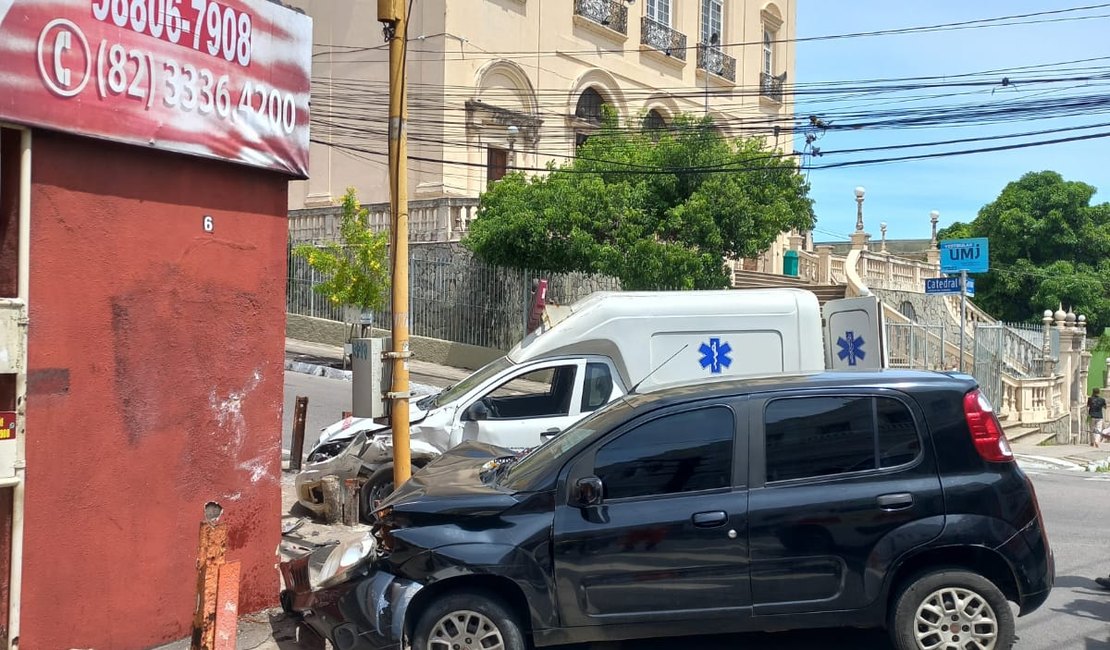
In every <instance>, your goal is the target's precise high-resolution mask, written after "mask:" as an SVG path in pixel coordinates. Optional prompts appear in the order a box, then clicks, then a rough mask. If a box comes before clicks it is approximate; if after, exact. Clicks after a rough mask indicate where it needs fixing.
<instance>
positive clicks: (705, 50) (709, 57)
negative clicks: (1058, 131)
mask: <svg viewBox="0 0 1110 650" xmlns="http://www.w3.org/2000/svg"><path fill="white" fill-rule="evenodd" d="M698 69H699V70H705V71H706V72H708V73H709V74H713V75H716V76H718V77H720V78H722V79H727V80H729V81H731V82H733V83H736V59H734V58H732V57H731V56H729V55H727V54H725V53H724V52H722V51H721V48H720V47H719V46H716V45H706V44H705V43H698Z"/></svg>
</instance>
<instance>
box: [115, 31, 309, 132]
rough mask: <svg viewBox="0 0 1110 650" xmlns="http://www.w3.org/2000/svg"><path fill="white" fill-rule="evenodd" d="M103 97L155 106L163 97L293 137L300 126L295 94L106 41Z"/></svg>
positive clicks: (185, 108)
mask: <svg viewBox="0 0 1110 650" xmlns="http://www.w3.org/2000/svg"><path fill="white" fill-rule="evenodd" d="M96 80H97V89H98V90H99V94H100V97H101V98H102V99H106V98H108V97H110V96H120V95H122V96H124V97H127V98H130V99H134V100H137V101H141V102H145V103H146V106H147V108H148V109H149V108H150V107H151V105H152V104H153V103H154V102H155V101H156V99H157V97H158V96H159V95H160V96H161V101H162V103H163V104H165V105H166V106H168V107H170V108H176V109H178V110H181V111H184V112H187V113H188V112H194V111H196V112H198V113H200V114H201V115H216V116H218V117H219V118H220V119H225V120H231V122H232V123H233V124H237V123H238V122H239V121H240V120H247V121H249V122H251V123H253V124H255V125H256V126H263V127H266V128H269V129H270V130H271V131H273V132H274V133H284V134H286V135H290V134H292V133H293V130H294V129H295V127H296V125H297V104H296V101H295V99H294V97H293V94H292V93H288V92H282V91H279V90H278V89H276V88H266V87H265V86H263V85H262V84H255V83H253V82H251V81H247V82H245V83H244V84H242V85H241V86H239V85H237V84H234V82H233V80H232V79H231V77H230V75H226V74H224V75H219V76H217V75H216V74H214V73H213V72H212V71H211V70H208V69H207V68H197V67H196V66H194V65H192V64H189V63H185V64H182V63H179V62H177V61H175V60H174V59H170V58H163V59H161V60H159V59H157V58H156V57H155V56H154V55H153V54H151V53H150V52H141V51H139V50H137V49H127V48H124V46H122V45H119V44H118V43H117V44H114V45H108V41H107V40H102V41H101V42H100V47H99V48H98V50H97V56H96Z"/></svg>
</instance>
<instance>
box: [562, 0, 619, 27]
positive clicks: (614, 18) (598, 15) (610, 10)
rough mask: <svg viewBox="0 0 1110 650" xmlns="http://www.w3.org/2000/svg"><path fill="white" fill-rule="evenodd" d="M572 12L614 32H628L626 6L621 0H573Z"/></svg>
mask: <svg viewBox="0 0 1110 650" xmlns="http://www.w3.org/2000/svg"><path fill="white" fill-rule="evenodd" d="M574 13H575V14H576V15H578V16H582V17H583V18H586V19H587V20H591V21H593V22H595V23H597V24H599V25H604V26H605V27H608V28H609V29H611V30H613V31H614V32H619V33H621V34H628V7H626V6H625V4H624V2H621V0H574Z"/></svg>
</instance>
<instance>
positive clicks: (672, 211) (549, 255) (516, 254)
mask: <svg viewBox="0 0 1110 650" xmlns="http://www.w3.org/2000/svg"><path fill="white" fill-rule="evenodd" d="M549 170H550V171H549V173H547V174H545V175H542V176H533V177H531V178H526V177H525V176H524V175H523V174H519V173H513V174H509V175H507V176H505V177H504V178H502V179H501V180H499V181H497V182H496V183H494V184H493V185H492V186H491V187H490V188H489V190H488V191H487V192H485V193H484V194H483V195H482V197H481V201H480V205H479V208H478V216H477V219H476V220H475V221H474V223H473V224H472V225H471V228H470V234H469V236H468V237H467V238H466V240H465V242H464V243H465V245H466V246H467V247H469V248H470V249H471V250H472V251H474V253H475V254H476V255H477V256H478V257H479V258H481V259H483V260H485V261H488V262H491V263H493V264H497V265H500V266H508V267H514V268H533V269H545V270H549V271H553V272H568V271H582V272H587V273H601V274H605V275H611V276H615V277H617V278H619V279H620V280H621V284H622V286H624V287H625V288H627V289H642V288H652V287H671V288H687V289H695V288H696V289H702V288H716V287H724V286H727V285H728V274H727V273H726V271H725V268H724V259H725V258H726V257H752V256H755V255H757V254H758V253H760V252H761V251H763V250H765V249H766V248H767V246H769V245H770V244H771V242H772V241H774V239H775V237H776V236H777V235H778V234H779V233H781V232H784V231H787V230H790V229H808V228H812V227H813V223H814V216H813V206H812V201H811V200H810V199H809V197H808V191H809V186H808V184H807V183H806V182H805V179H804V178H803V177H802V176H801V175H800V174H799V173H798V171H797V169H796V168H795V166H794V163H793V161H792V160H791V159H790V157H788V156H781V155H778V154H776V153H773V152H771V151H769V150H768V149H767V148H766V147H765V145H764V144H763V140H762V139H759V138H751V139H746V140H742V141H738V142H731V141H729V140H727V139H726V138H724V137H723V136H722V135H720V133H719V132H718V131H717V130H716V129H715V128H713V124H712V120H711V119H709V118H703V119H695V118H691V117H686V116H679V117H678V118H676V119H675V120H674V122H673V123H672V124H671V125H669V126H668V128H667V129H665V130H643V131H638V130H634V129H628V128H627V127H625V128H621V127H618V126H617V125H616V122H615V120H614V119H613V117H612V116H611V115H608V116H607V117H606V120H605V124H604V125H603V126H602V128H601V129H600V130H599V132H598V133H596V134H594V135H592V136H591V137H590V138H589V140H588V141H587V142H586V143H585V144H583V145H582V146H581V147H580V148H579V150H578V154H577V157H576V158H575V159H574V160H573V162H571V163H569V164H567V165H564V166H562V167H559V168H555V167H554V165H550V166H549ZM710 170H715V171H710ZM722 170H727V171H722Z"/></svg>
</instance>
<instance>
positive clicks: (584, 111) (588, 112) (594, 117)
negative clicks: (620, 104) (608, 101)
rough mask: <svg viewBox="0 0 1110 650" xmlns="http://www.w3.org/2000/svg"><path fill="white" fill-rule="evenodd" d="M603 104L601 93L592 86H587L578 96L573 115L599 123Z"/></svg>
mask: <svg viewBox="0 0 1110 650" xmlns="http://www.w3.org/2000/svg"><path fill="white" fill-rule="evenodd" d="M604 104H605V100H604V99H602V98H601V93H599V92H597V91H596V90H594V89H593V88H587V89H585V90H583V91H582V94H581V95H579V96H578V105H577V106H575V108H574V115H575V117H578V118H580V119H583V120H586V121H587V122H593V123H594V124H601V107H602V106H603V105H604Z"/></svg>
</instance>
